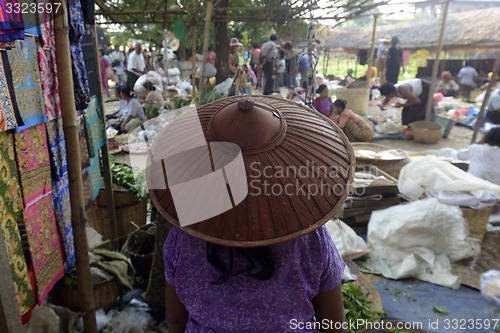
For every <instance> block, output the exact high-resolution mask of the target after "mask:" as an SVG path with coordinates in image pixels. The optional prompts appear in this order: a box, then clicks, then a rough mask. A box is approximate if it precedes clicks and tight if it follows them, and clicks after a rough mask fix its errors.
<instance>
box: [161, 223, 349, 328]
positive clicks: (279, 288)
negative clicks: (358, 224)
mask: <svg viewBox="0 0 500 333" xmlns="http://www.w3.org/2000/svg"><path fill="white" fill-rule="evenodd" d="M206 244H207V243H206V242H205V241H203V240H200V239H198V238H195V237H193V236H190V235H188V234H187V233H185V232H183V231H182V230H180V229H178V228H173V229H172V231H171V232H170V234H169V235H168V238H167V241H166V242H165V246H164V249H163V258H164V262H165V277H166V280H167V283H169V284H171V285H173V286H175V289H176V291H177V295H178V296H179V299H180V300H181V302H182V303H183V304H184V306H185V307H186V309H187V311H188V313H189V320H188V323H187V326H186V332H197V333H225V332H239V333H245V332H249V333H250V332H252V333H256V332H298V330H296V329H295V330H292V328H293V326H294V325H295V324H294V323H297V322H312V321H314V308H313V305H312V299H313V298H314V296H316V295H317V294H318V293H319V292H322V291H329V290H332V289H334V288H335V287H336V286H337V285H338V284H339V283H340V282H341V280H342V273H343V271H344V266H345V264H344V262H343V260H342V258H341V257H340V255H339V253H338V252H337V249H336V247H335V245H334V243H333V241H332V238H331V236H330V235H329V234H328V231H327V230H326V227H325V226H322V227H320V228H319V229H317V230H315V231H313V232H311V233H309V234H307V235H305V236H302V237H299V238H297V239H294V240H290V241H287V242H285V243H281V244H277V245H273V246H271V252H272V255H273V257H274V260H275V263H276V270H275V273H274V275H273V276H272V277H271V278H270V279H269V280H267V281H261V280H257V279H255V278H252V277H249V276H245V275H243V274H239V275H236V276H231V277H230V278H229V280H227V281H226V282H224V283H222V284H219V285H216V284H213V283H212V281H214V280H216V279H217V278H218V277H219V273H218V271H217V270H216V269H214V268H213V267H212V266H211V265H210V263H209V262H208V260H207V256H206ZM244 263H245V261H244V259H243V258H240V257H239V255H236V254H235V256H234V262H233V268H234V269H236V270H238V269H239V268H242V267H244ZM300 332H316V331H314V330H300Z"/></svg>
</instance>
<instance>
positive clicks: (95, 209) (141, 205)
mask: <svg viewBox="0 0 500 333" xmlns="http://www.w3.org/2000/svg"><path fill="white" fill-rule="evenodd" d="M113 195H114V199H115V211H116V231H117V237H118V243H119V246H120V247H122V246H123V244H124V243H125V240H126V237H127V235H128V234H130V233H132V232H133V231H134V230H136V227H135V226H134V225H133V224H132V223H131V222H134V223H135V224H136V225H137V226H139V227H140V226H143V225H145V224H146V217H147V202H146V200H142V201H140V200H138V199H137V197H136V196H135V194H134V193H132V192H129V191H120V190H114V191H113ZM87 218H88V221H89V223H90V224H91V226H93V227H94V228H95V229H96V230H97V232H99V233H100V234H101V235H102V236H103V239H104V240H109V239H111V229H110V222H109V213H108V206H107V204H106V193H105V190H101V191H100V192H99V195H98V196H97V199H96V200H95V201H94V204H93V205H92V207H91V208H90V209H89V210H88V211H87Z"/></svg>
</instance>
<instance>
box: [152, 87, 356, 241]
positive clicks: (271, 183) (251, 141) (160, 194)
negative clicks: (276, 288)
mask: <svg viewBox="0 0 500 333" xmlns="http://www.w3.org/2000/svg"><path fill="white" fill-rule="evenodd" d="M193 112H196V114H197V116H198V118H199V125H201V128H202V130H203V136H204V138H205V140H206V141H207V142H208V143H209V144H210V143H214V142H231V143H233V144H235V145H237V146H238V147H239V148H240V149H241V154H240V157H241V158H242V161H243V163H242V165H244V170H245V171H244V176H245V173H246V176H245V177H244V179H243V182H244V183H246V185H247V188H248V194H247V195H246V196H244V197H241V198H240V199H238V200H237V199H235V198H236V196H235V194H234V193H235V191H234V187H233V186H234V181H233V183H232V182H231V180H229V181H228V179H233V178H234V177H233V178H231V177H230V176H228V175H230V174H231V173H230V172H229V173H228V170H226V174H225V177H226V178H225V179H226V181H227V182H228V185H227V190H228V191H229V192H230V193H233V197H232V198H231V200H232V201H231V202H232V203H233V206H232V208H231V209H228V210H227V211H225V212H222V213H221V214H218V215H216V216H213V217H211V218H208V219H205V220H203V221H201V222H198V223H195V224H191V225H188V226H184V227H182V228H181V229H182V230H184V231H185V232H187V233H189V234H191V235H192V236H195V237H197V238H201V239H203V240H206V241H208V242H211V243H215V244H220V245H225V246H233V247H257V246H267V245H272V244H277V243H281V242H284V241H287V240H291V239H294V238H297V237H300V236H302V235H305V234H307V233H309V232H311V231H313V230H315V229H317V228H319V227H320V226H321V225H323V224H324V223H326V222H327V221H328V220H329V219H330V218H331V217H332V216H334V214H335V213H336V212H337V211H338V210H339V209H340V208H341V207H342V205H343V203H344V202H345V200H346V197H347V195H348V192H349V184H350V183H351V181H352V178H353V176H354V165H355V158H354V152H353V149H352V146H351V144H350V143H349V141H348V139H347V137H346V136H345V135H344V133H343V132H342V130H341V129H340V128H339V127H338V126H337V125H336V124H334V123H333V122H332V121H331V120H330V119H328V118H326V117H324V116H323V115H322V114H320V113H319V112H317V111H315V110H312V109H309V108H306V107H302V106H299V105H298V104H296V103H293V102H291V101H288V100H285V99H282V98H275V97H269V96H249V95H245V96H237V97H231V98H226V99H222V100H218V101H216V102H213V103H210V104H207V105H203V106H201V107H199V108H198V109H197V111H193ZM199 125H198V126H199ZM189 126H191V125H186V128H183V129H182V130H181V131H179V133H189V131H190V130H193V128H194V127H195V126H194V127H191V128H190V127H189ZM165 130H168V127H167V128H166V129H165ZM161 135H162V133H160V134H159V136H161ZM179 140H180V139H179ZM172 141H176V140H175V139H174V140H170V141H169V142H164V143H161V141H160V142H159V140H158V139H157V141H155V143H153V147H152V150H154V149H155V145H157V146H156V149H157V151H161V150H162V149H164V147H166V146H168V145H172V144H175V142H172ZM211 154H212V155H210V156H211V158H213V159H215V157H214V156H213V154H214V153H213V152H212V153H211ZM219 154H222V155H223V154H224V153H219ZM198 158H199V160H197V159H198ZM162 163H163V162H162ZM202 163H203V161H202V158H201V157H193V156H191V157H190V158H186V159H185V160H184V161H183V164H180V168H182V169H183V170H184V169H195V168H197V167H198V166H199V165H201V164H202ZM159 164H160V162H158V161H156V162H153V163H150V164H149V165H150V167H149V168H148V176H147V177H148V181H149V179H158V178H161V177H162V176H164V174H165V172H164V170H165V169H161V168H156V169H155V167H154V166H155V165H157V166H158V165H159ZM215 164H216V163H214V162H213V161H212V168H214V170H216V169H218V168H220V165H219V167H218V166H217V165H215ZM162 167H163V168H164V167H165V163H163V164H162ZM160 170H163V171H160ZM186 172H187V171H186ZM196 172H198V176H202V175H203V174H204V173H203V172H201V171H199V170H197V171H196ZM205 173H206V172H205ZM164 177H165V178H168V177H166V176H164ZM182 177H184V175H181V176H180V178H182ZM239 179H240V180H241V178H239ZM166 183H167V184H172V181H171V179H170V178H168V179H167V180H166ZM239 185H241V184H239ZM244 185H245V184H244ZM166 187H167V189H151V187H150V195H151V200H152V202H153V203H154V205H155V206H156V208H157V209H158V211H159V213H160V214H162V215H163V216H164V217H165V218H166V219H167V220H168V221H169V222H171V223H172V224H174V225H175V226H177V227H181V223H180V222H179V216H180V215H179V214H178V212H177V210H176V206H177V204H178V202H177V201H175V200H174V198H173V197H175V195H172V193H174V194H175V192H173V191H175V188H174V187H173V186H170V187H169V185H166ZM216 188H217V186H211V184H208V185H207V186H201V187H200V191H209V192H210V191H212V192H211V193H210V194H211V195H212V196H214V197H217V196H224V195H226V193H225V192H226V189H223V190H222V191H221V190H220V187H218V190H215V189H216ZM172 189H173V190H172ZM266 189H267V190H266ZM273 189H274V190H273ZM231 191H232V192H231ZM223 192H224V193H223ZM193 199H194V198H193ZM202 206H203V205H202ZM178 208H179V207H178ZM179 209H180V208H179ZM202 210H203V208H202V207H200V206H198V207H197V206H192V212H193V213H200V212H203V211H202Z"/></svg>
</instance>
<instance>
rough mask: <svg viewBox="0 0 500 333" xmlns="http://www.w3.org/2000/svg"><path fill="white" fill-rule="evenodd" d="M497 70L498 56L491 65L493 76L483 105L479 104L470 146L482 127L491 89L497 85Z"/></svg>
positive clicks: (498, 66) (499, 64) (499, 57)
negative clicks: (479, 108) (479, 107)
mask: <svg viewBox="0 0 500 333" xmlns="http://www.w3.org/2000/svg"><path fill="white" fill-rule="evenodd" d="M499 69H500V56H498V57H497V60H495V64H494V65H493V70H492V73H493V74H492V75H491V80H490V83H489V84H488V87H487V88H486V93H485V94H484V99H483V103H482V104H481V110H480V111H479V115H478V116H477V121H476V124H475V125H474V133H473V134H472V140H471V144H473V143H476V140H477V134H478V132H479V129H480V128H481V126H482V125H483V118H484V113H485V112H486V106H487V105H488V100H489V99H490V94H491V89H493V87H494V86H495V85H496V83H497V75H498V70H499Z"/></svg>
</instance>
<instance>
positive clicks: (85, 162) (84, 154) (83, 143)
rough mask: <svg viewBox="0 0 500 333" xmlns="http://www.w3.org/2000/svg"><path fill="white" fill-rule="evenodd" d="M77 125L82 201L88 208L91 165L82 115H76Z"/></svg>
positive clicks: (90, 201)
mask: <svg viewBox="0 0 500 333" xmlns="http://www.w3.org/2000/svg"><path fill="white" fill-rule="evenodd" d="M78 126H79V129H80V131H79V132H78V139H79V141H80V160H81V161H80V162H81V168H82V180H83V201H84V204H85V208H87V209H88V208H90V206H92V190H91V187H90V178H89V169H90V166H91V163H90V157H89V150H88V149H87V138H86V133H85V126H84V120H83V115H81V116H79V117H78Z"/></svg>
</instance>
